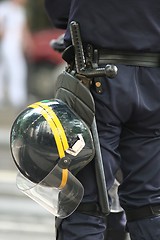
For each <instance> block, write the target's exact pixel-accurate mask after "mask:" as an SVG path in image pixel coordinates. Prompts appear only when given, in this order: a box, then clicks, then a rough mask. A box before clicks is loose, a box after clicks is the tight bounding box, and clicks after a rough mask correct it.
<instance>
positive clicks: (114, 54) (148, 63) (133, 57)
mask: <svg viewBox="0 0 160 240" xmlns="http://www.w3.org/2000/svg"><path fill="white" fill-rule="evenodd" d="M96 51H97V53H96ZM94 52H95V53H96V58H97V60H98V64H99V65H101V64H106V63H108V64H124V65H131V66H142V67H160V53H146V52H145V53H143V52H129V51H111V50H107V49H98V50H94Z"/></svg>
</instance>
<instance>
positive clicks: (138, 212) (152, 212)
mask: <svg viewBox="0 0 160 240" xmlns="http://www.w3.org/2000/svg"><path fill="white" fill-rule="evenodd" d="M125 213H126V217H127V221H128V222H131V221H136V220H140V219H144V218H149V217H154V216H159V215H160V205H147V206H144V207H140V208H136V209H125Z"/></svg>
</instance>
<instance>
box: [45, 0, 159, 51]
mask: <svg viewBox="0 0 160 240" xmlns="http://www.w3.org/2000/svg"><path fill="white" fill-rule="evenodd" d="M46 10H47V12H48V14H49V16H50V18H51V20H52V22H53V24H54V25H55V26H56V27H63V28H65V27H67V31H66V36H65V40H66V41H67V42H70V33H69V26H67V21H68V22H69V23H70V22H71V21H72V20H74V21H77V22H79V24H80V28H81V35H82V40H83V42H84V43H90V44H93V45H94V46H96V47H99V48H107V49H115V50H117V49H118V50H132V51H145V52H160V15H159V14H160V4H159V0H153V1H151V0H135V1H132V0H122V1H118V0H72V1H71V0H46Z"/></svg>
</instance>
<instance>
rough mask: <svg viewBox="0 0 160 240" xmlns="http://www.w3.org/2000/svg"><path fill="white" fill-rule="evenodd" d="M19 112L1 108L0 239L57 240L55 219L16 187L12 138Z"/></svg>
mask: <svg viewBox="0 0 160 240" xmlns="http://www.w3.org/2000/svg"><path fill="white" fill-rule="evenodd" d="M18 112H19V111H18V110H15V109H12V108H11V107H9V106H7V107H6V108H1V109H0V239H1V240H20V239H23V240H28V239H34V240H54V239H55V230H54V217H53V216H52V215H51V214H50V213H49V212H47V211H46V210H44V209H43V208H42V207H41V206H39V205H38V204H37V203H35V202H33V201H32V200H31V199H30V198H28V197H27V196H25V195H23V194H22V193H21V192H20V191H19V190H18V188H17V186H16V175H17V169H16V167H15V164H14V162H13V160H12V157H11V153H10V148H9V139H10V130H11V126H12V124H13V121H14V120H15V118H16V116H17V114H18Z"/></svg>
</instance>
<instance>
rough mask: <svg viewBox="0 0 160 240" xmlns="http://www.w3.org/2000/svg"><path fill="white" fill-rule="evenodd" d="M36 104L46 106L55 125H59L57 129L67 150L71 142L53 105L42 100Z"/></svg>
mask: <svg viewBox="0 0 160 240" xmlns="http://www.w3.org/2000/svg"><path fill="white" fill-rule="evenodd" d="M36 104H38V105H39V106H41V107H42V108H44V109H45V110H46V111H47V112H48V114H49V115H50V116H51V118H52V120H53V121H54V123H55V125H56V126H57V129H58V132H59V135H60V137H61V140H62V144H63V147H64V151H65V150H67V149H68V148H69V144H68V140H67V137H66V134H65V131H64V128H63V126H62V124H61V122H60V120H59V118H58V117H57V115H56V114H55V112H54V111H53V109H52V108H51V107H49V106H48V105H46V104H45V103H42V102H37V103H36Z"/></svg>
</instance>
